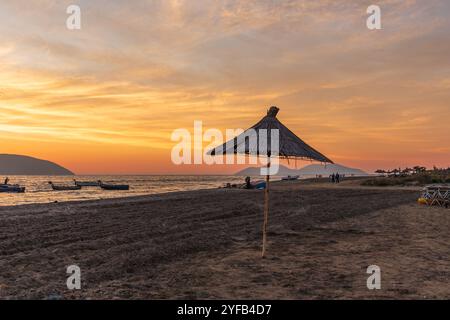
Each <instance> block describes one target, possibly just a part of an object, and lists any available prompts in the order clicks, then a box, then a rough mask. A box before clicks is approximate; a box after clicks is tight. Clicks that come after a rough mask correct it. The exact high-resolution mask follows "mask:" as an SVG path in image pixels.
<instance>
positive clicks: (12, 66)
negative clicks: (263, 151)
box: [0, 0, 450, 174]
mask: <svg viewBox="0 0 450 320" xmlns="http://www.w3.org/2000/svg"><path fill="white" fill-rule="evenodd" d="M375 2H376V4H378V5H380V7H381V9H382V24H383V29H382V30H377V31H370V30H368V29H367V28H366V17H367V14H366V9H367V7H368V6H369V5H370V4H373V3H375ZM375 2H374V1H356V0H355V1H349V0H345V1H344V0H341V1H331V0H326V1H299V0H296V1H289V0H286V1H269V0H245V1H244V0H232V1H229V0H217V1H210V0H196V1H190V0H160V1H156V0H153V1H150V0H148V1H143V0H141V1H133V0H129V1H127V2H126V4H125V2H124V1H114V0H108V1H106V0H90V1H87V0H86V1H81V0H79V1H73V0H71V1H65V0H33V1H29V0H15V1H2V2H1V3H0V21H1V24H0V115H1V117H0V134H1V137H2V140H1V141H2V143H1V145H0V153H15V154H24V155H30V156H35V157H38V158H44V159H48V160H51V161H55V162H57V163H59V164H61V165H63V166H65V167H67V168H69V169H71V170H73V171H75V172H76V173H80V174H82V173H118V174H119V173H122V174H123V173H130V174H132V173H161V174H164V173H229V172H234V171H235V170H236V168H234V167H229V166H220V167H217V166H215V167H209V166H181V167H176V166H174V165H172V164H171V160H170V152H171V148H172V146H173V145H174V144H175V143H174V142H172V141H171V140H170V138H171V133H172V132H173V130H175V129H177V128H187V129H189V130H191V131H192V130H193V129H192V127H193V122H194V120H201V121H203V124H204V127H205V129H208V128H218V129H221V130H225V129H226V128H247V127H249V126H251V125H253V124H254V123H255V122H256V121H257V120H258V119H259V118H261V117H262V116H263V115H264V114H265V112H266V109H267V107H269V106H270V105H277V106H279V107H280V108H281V112H280V114H279V119H280V120H281V121H282V122H283V123H284V124H286V125H287V126H288V127H289V128H291V129H292V131H294V132H295V133H297V134H298V135H299V136H300V137H301V138H303V139H304V140H305V141H306V142H307V143H309V144H310V145H312V146H313V147H314V148H316V149H318V150H319V151H321V152H322V153H324V154H325V155H327V156H328V157H330V158H331V159H333V160H334V161H335V162H338V163H341V164H344V165H348V166H353V167H359V168H362V169H365V170H369V171H371V170H375V169H377V168H380V167H381V168H389V167H398V166H402V167H404V166H407V165H408V166H412V165H416V164H417V165H425V166H433V165H437V166H449V165H450V161H449V159H450V143H449V136H450V129H449V128H450V126H449V123H450V106H449V103H450V59H449V57H450V23H449V20H448V15H449V13H450V2H449V1H445V0H442V1H437V0H431V1H414V0H398V1H397V0H384V1H375ZM73 3H77V4H79V5H80V7H81V10H82V29H81V30H77V31H69V30H67V29H66V27H65V20H66V18H67V14H66V13H65V11H66V8H67V6H68V5H70V4H73ZM299 165H300V163H299Z"/></svg>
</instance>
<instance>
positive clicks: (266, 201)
mask: <svg viewBox="0 0 450 320" xmlns="http://www.w3.org/2000/svg"><path fill="white" fill-rule="evenodd" d="M269 170H270V157H269V160H268V163H267V175H266V188H265V190H264V225H263V245H262V253H261V257H262V258H264V256H265V255H266V245H267V224H268V223H269V181H270V175H269Z"/></svg>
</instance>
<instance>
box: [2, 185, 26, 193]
mask: <svg viewBox="0 0 450 320" xmlns="http://www.w3.org/2000/svg"><path fill="white" fill-rule="evenodd" d="M0 192H1V193H24V192H25V187H21V186H19V185H17V184H0Z"/></svg>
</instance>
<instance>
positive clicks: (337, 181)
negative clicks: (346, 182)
mask: <svg viewBox="0 0 450 320" xmlns="http://www.w3.org/2000/svg"><path fill="white" fill-rule="evenodd" d="M339 179H340V176H339V172H338V173H336V183H339Z"/></svg>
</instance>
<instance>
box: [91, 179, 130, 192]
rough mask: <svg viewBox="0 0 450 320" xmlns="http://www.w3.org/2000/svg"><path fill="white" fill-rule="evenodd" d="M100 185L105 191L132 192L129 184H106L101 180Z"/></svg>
mask: <svg viewBox="0 0 450 320" xmlns="http://www.w3.org/2000/svg"><path fill="white" fill-rule="evenodd" d="M98 185H99V186H100V188H102V189H104V190H130V186H129V185H127V184H104V183H103V182H101V181H100V180H99V181H98Z"/></svg>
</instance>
